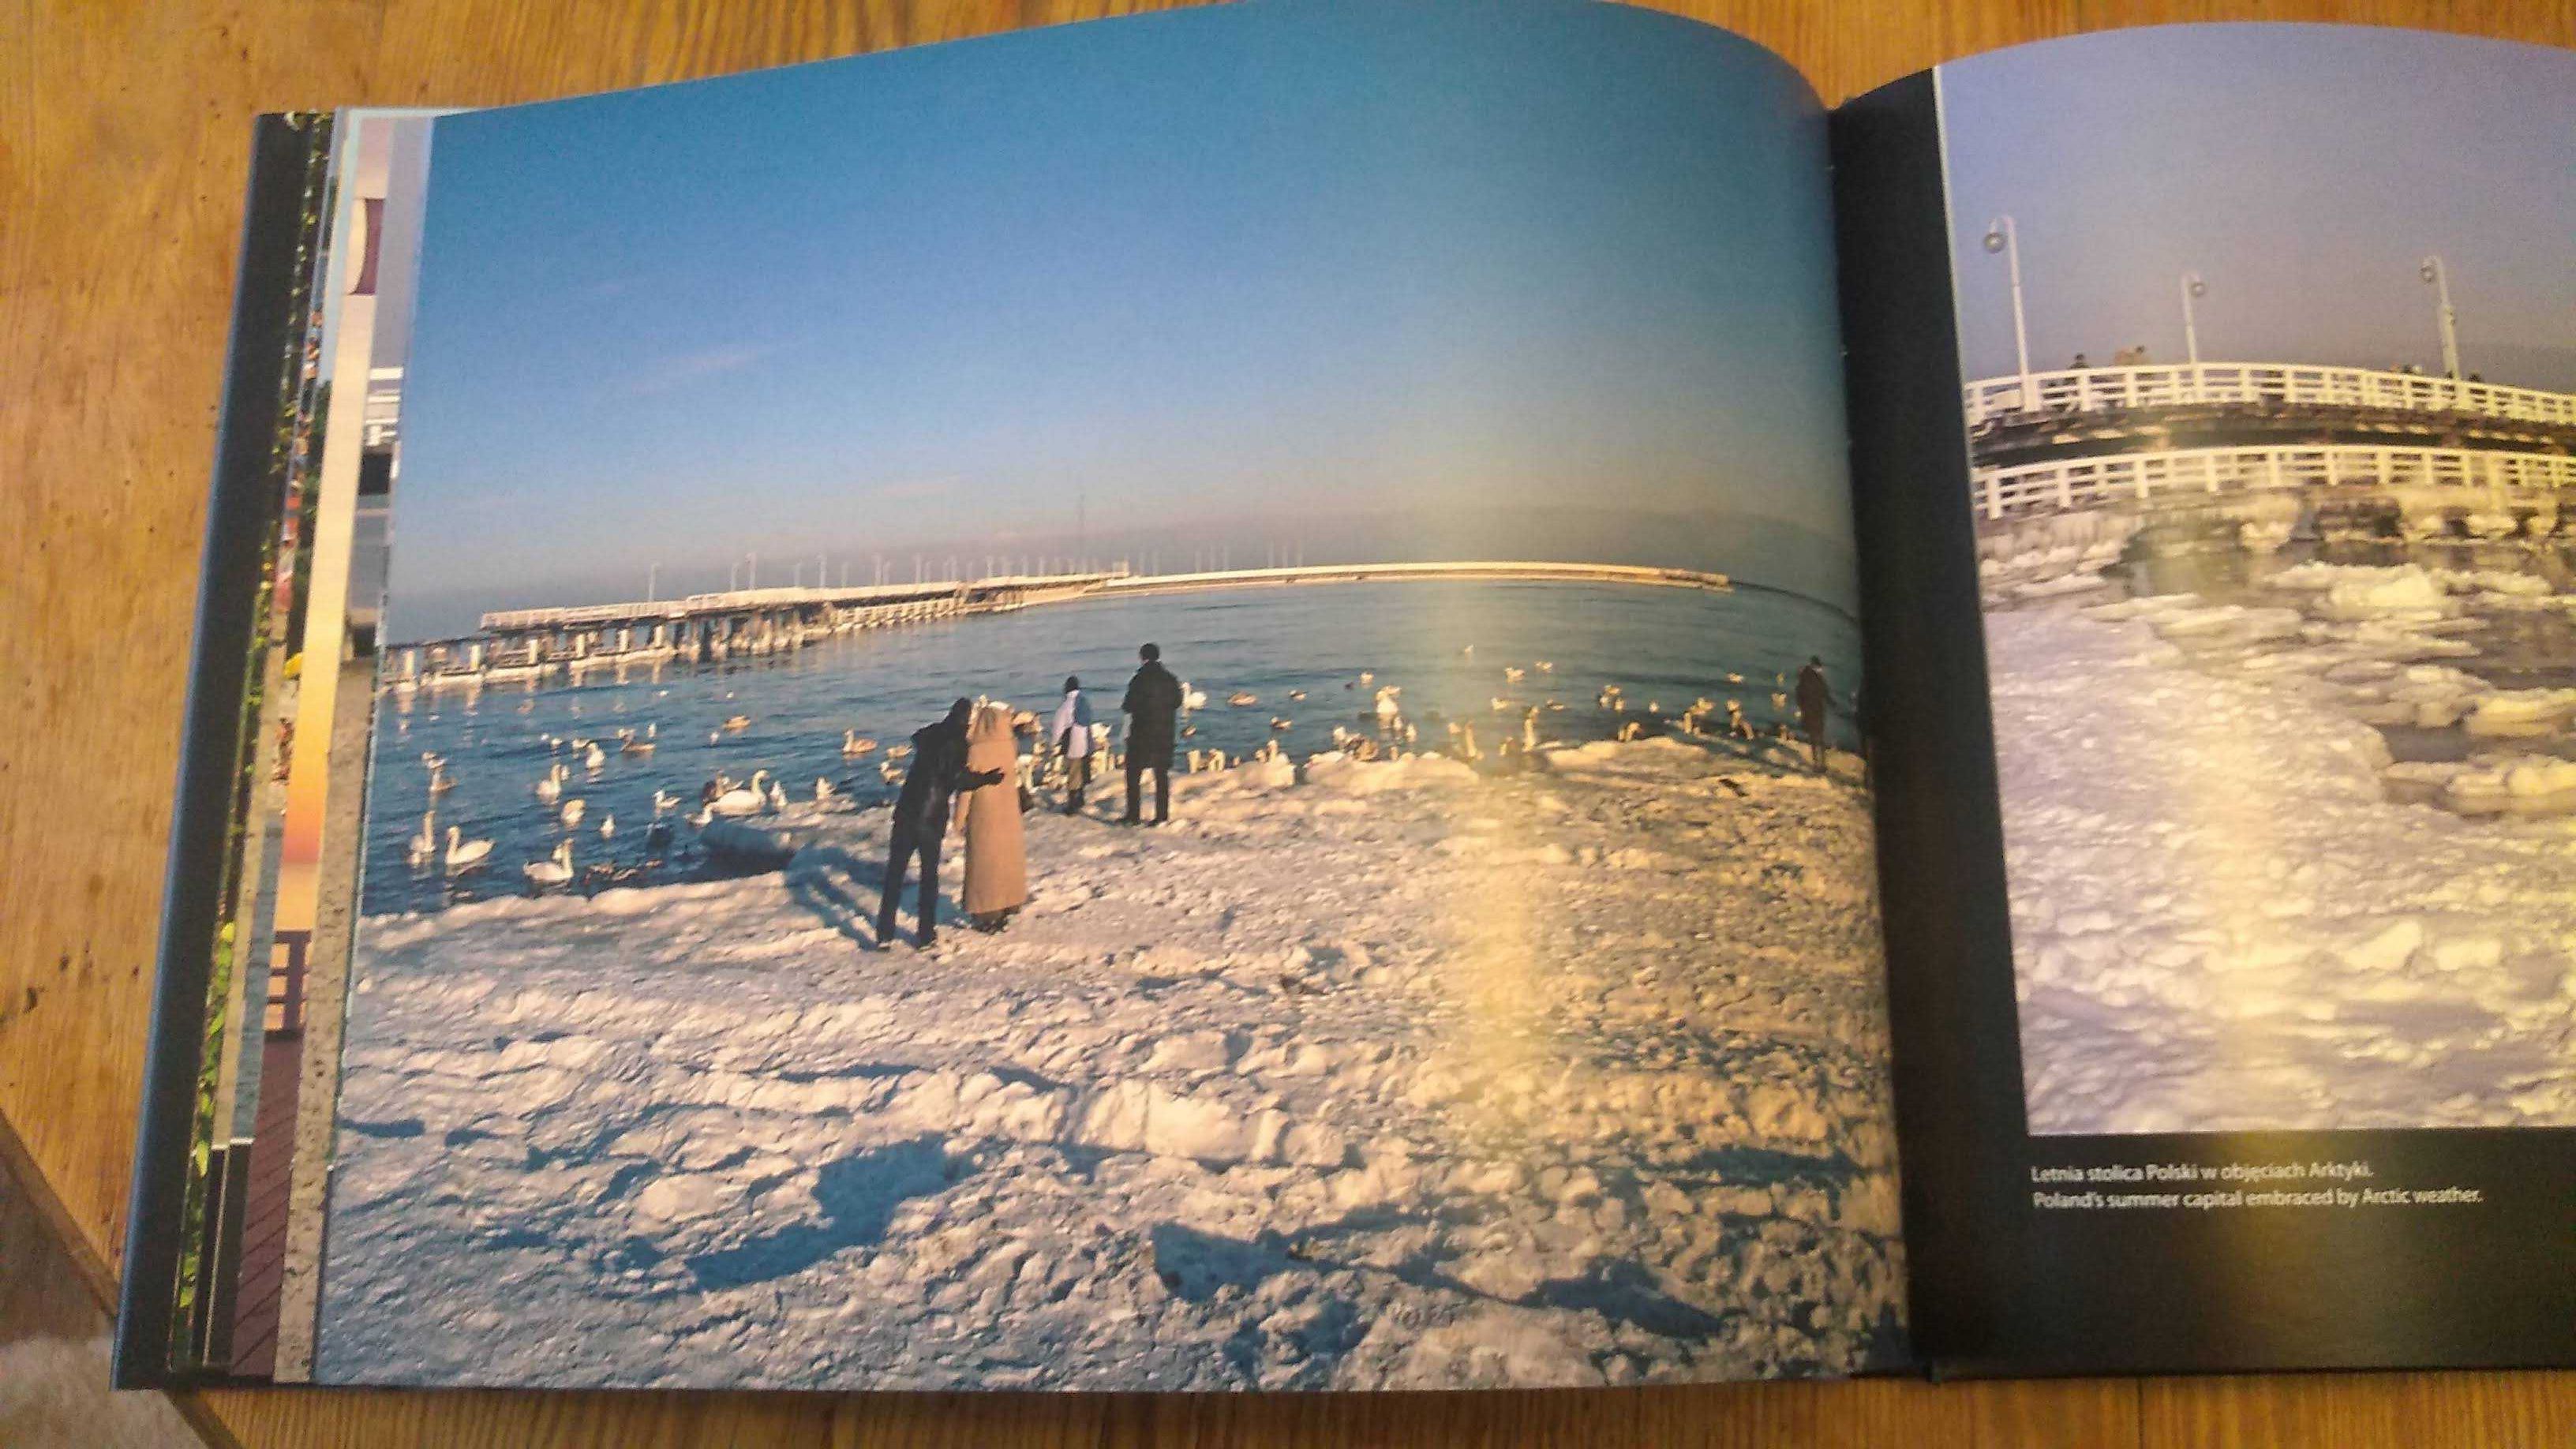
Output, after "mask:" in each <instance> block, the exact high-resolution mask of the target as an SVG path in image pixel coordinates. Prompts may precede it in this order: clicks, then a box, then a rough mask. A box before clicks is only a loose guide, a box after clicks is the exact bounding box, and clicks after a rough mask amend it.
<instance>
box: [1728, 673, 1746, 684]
mask: <svg viewBox="0 0 2576 1449" xmlns="http://www.w3.org/2000/svg"><path fill="white" fill-rule="evenodd" d="M1726 682H1727V683H1729V684H1742V683H1743V682H1744V676H1743V675H1741V674H1730V675H1728V676H1726Z"/></svg>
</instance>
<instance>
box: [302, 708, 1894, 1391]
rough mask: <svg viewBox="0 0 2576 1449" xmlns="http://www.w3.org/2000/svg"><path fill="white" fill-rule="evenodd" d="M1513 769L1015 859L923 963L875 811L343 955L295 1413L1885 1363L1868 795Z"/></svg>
mask: <svg viewBox="0 0 2576 1449" xmlns="http://www.w3.org/2000/svg"><path fill="white" fill-rule="evenodd" d="M1537 758H1538V762H1539V766H1540V768H1538V769H1534V770H1532V771H1531V772H1529V773H1526V774H1516V775H1506V776H1488V777H1481V778H1480V777H1478V776H1476V775H1475V774H1474V773H1473V772H1471V771H1470V770H1469V769H1468V768H1467V767H1465V766H1463V765H1460V764H1457V763H1455V762H1453V761H1449V760H1445V759H1440V758H1435V757H1412V758H1408V759H1404V760H1401V761H1395V762H1386V763H1367V764H1362V763H1356V762H1350V761H1345V760H1342V759H1340V758H1338V757H1331V756H1327V757H1321V758H1319V759H1318V760H1316V761H1315V762H1313V763H1312V764H1310V765H1308V766H1306V767H1303V768H1302V770H1301V769H1300V768H1298V767H1292V766H1290V765H1288V764H1287V763H1286V762H1285V761H1278V762H1255V763H1253V764H1248V765H1244V766H1239V767H1237V768H1235V769H1232V770H1228V771H1225V772H1222V773H1218V774H1210V775H1199V776H1184V777H1181V778H1178V779H1176V780H1175V781H1174V786H1175V801H1174V813H1175V816H1176V820H1175V823H1174V824H1173V825H1171V826H1169V827H1165V828H1161V829H1143V830H1122V829H1118V828H1115V827H1112V826H1109V825H1107V824H1106V823H1105V822H1104V821H1103V820H1101V819H1099V818H1085V819H1074V820H1068V819H1065V818H1062V817H1058V816H1054V815H1048V814H1033V815H1031V816H1030V818H1029V860H1030V868H1031V879H1032V885H1033V888H1034V891H1035V900H1034V902H1033V904H1032V905H1031V906H1030V908H1029V910H1028V911H1027V913H1026V914H1025V915H1024V916H1023V917H1022V918H1020V919H1019V920H1018V921H1016V922H1014V923H1013V925H1012V926H1011V927H1010V929H1009V930H1008V931H1007V932H1006V933H1004V934H1002V935H999V936H993V937H985V936H978V935H975V934H973V933H971V932H967V931H963V930H953V931H951V932H949V933H947V934H946V935H945V936H944V937H943V939H942V941H941V943H940V945H939V946H938V947H937V948H936V949H935V950H933V951H930V952H927V953H923V952H916V951H914V950H913V949H911V948H910V947H909V946H906V945H897V946H894V947H892V948H891V949H878V948H876V947H875V945H874V942H873V934H874V933H873V927H872V925H871V923H870V921H869V917H870V916H871V915H872V914H873V910H874V906H875V900H876V897H875V883H876V881H877V879H878V876H877V870H878V865H879V859H880V856H879V852H880V850H881V847H882V843H883V829H884V824H883V822H884V813H883V812H882V811H881V810H856V809H851V808H848V807H847V806H846V805H845V804H842V805H838V806H832V805H827V806H821V807H815V806H799V807H796V808H795V810H794V811H792V812H791V813H790V814H789V815H787V816H785V817H782V819H783V820H784V823H785V824H786V825H787V826H788V827H789V828H791V829H793V830H794V831H795V832H796V833H797V834H798V835H799V836H800V838H801V839H802V840H804V841H805V843H806V848H805V849H804V850H803V851H802V852H801V853H800V854H799V855H798V857H797V858H796V861H795V862H794V863H793V864H792V865H791V866H790V867H789V868H788V869H787V870H786V871H784V872H780V873H772V874H768V875H760V876H752V877H748V878H744V879H740V880H733V881H718V882H697V883H689V884H677V885H665V886H658V887H651V888H644V889H627V890H610V891H605V892H602V893H601V894H599V895H598V896H596V897H595V898H590V899H584V898H582V897H580V896H550V897H546V898H542V899H535V900H527V899H503V900H491V901H484V902H479V903H473V904H467V905H461V906H456V907H453V908H450V909H448V910H445V911H443V912H439V913H437V914H435V915H430V916H407V915H406V916H378V917H371V918H368V919H367V920H366V921H365V922H364V923H363V924H362V927H361V935H360V944H359V958H358V959H359V965H358V968H357V971H358V980H357V986H356V993H355V995H354V998H353V1003H354V1004H353V1006H352V1014H351V1020H350V1025H349V1036H348V1040H349V1047H348V1051H347V1055H346V1058H345V1063H344V1080H343V1096H342V1105H341V1112H342V1126H341V1131H340V1135H339V1142H338V1148H337V1153H338V1162H337V1167H336V1176H335V1183H334V1187H333V1200H332V1205H331V1217H330V1242H329V1256H328V1264H327V1269H326V1271H325V1275H324V1302H323V1318H322V1327H321V1333H320V1354H319V1358H318V1361H317V1376H318V1377H320V1378H321V1379H323V1380H325V1381H346V1380H351V1379H361V1378H362V1379H365V1380H367V1381H370V1382H409V1383H431V1384H476V1383H482V1384H497V1383H515V1384H550V1383H614V1384H637V1385H642V1384H655V1385H687V1384H717V1383H724V1384H764V1385H779V1386H797V1387H814V1388H827V1387H828V1388H849V1387H887V1388H938V1387H962V1386H986V1387H1046V1388H1094V1389H1106V1388H1161V1389H1181V1388H1223V1387H1270V1388H1361V1387H1411V1388H1430V1387H1471V1386H1489V1385H1501V1384H1515V1385H1540V1384H1594V1383H1625V1382H1642V1381H1653V1380H1674V1379H1682V1378H1716V1377H1733V1376H1749V1375H1760V1374H1781V1373H1832V1372H1841V1371H1847V1370H1850V1369H1854V1368H1857V1367H1860V1366H1861V1365H1862V1363H1863V1362H1864V1360H1865V1358H1866V1356H1867V1355H1868V1354H1869V1353H1870V1352H1871V1350H1872V1348H1873V1347H1874V1346H1876V1345H1879V1344H1881V1343H1882V1342H1883V1336H1884V1335H1885V1334H1887V1333H1888V1332H1889V1331H1890V1330H1891V1328H1892V1325H1893V1324H1894V1323H1895V1321H1896V1319H1897V1317H1898V1316H1899V1315H1900V1313H1901V1303H1902V1297H1901V1292H1902V1289H1901V1267H1900V1247H1899V1244H1898V1241H1897V1236H1896V1235H1897V1206H1896V1190H1895V1157H1894V1140H1893V1134H1892V1129H1891V1125H1890V1119H1889V1114H1888V1102H1887V1082H1886V1077H1885V1070H1886V1067H1885V1063H1886V1034H1885V1026H1884V1022H1883V1020H1882V1011H1883V996H1882V990H1881V985H1880V974H1879V966H1878V954H1877V925H1876V912H1875V909H1874V904H1875V866H1874V863H1873V860H1872V856H1871V851H1870V835H1869V825H1868V810H1867V798H1866V796H1865V794H1863V793H1862V792H1860V791H1859V790H1857V789H1856V788H1854V787H1853V785H1852V784H1851V782H1850V779H1849V775H1850V773H1851V768H1852V763H1853V762H1852V761H1851V760H1850V759H1849V758H1848V757H1839V756H1838V757H1837V759H1836V765H1837V768H1838V771H1839V773H1840V776H1841V778H1837V779H1834V780H1823V779H1817V778H1814V777H1812V776H1807V775H1804V774H1801V773H1796V772H1791V771H1784V770H1781V769H1778V768H1776V767H1774V766H1771V765H1768V764H1765V763H1761V762H1758V761H1749V760H1746V759H1743V758H1740V757H1737V756H1735V755H1732V754H1729V753H1727V752H1725V751H1722V750H1718V749H1713V748H1711V747H1710V746H1708V745H1707V744H1705V743H1702V742H1697V741H1688V740H1680V739H1671V738H1654V739H1646V740H1641V741H1636V742H1632V743H1627V744H1616V743H1608V742H1603V743H1595V744H1589V745H1583V746H1578V747H1570V748H1552V749H1548V750H1544V751H1542V752H1541V753H1540V755H1539V756H1538V757H1537ZM1301 774H1302V776H1303V778H1302V779H1301V778H1300V776H1301ZM1115 794H1116V790H1115V786H1114V785H1113V786H1111V787H1110V788H1109V789H1107V790H1103V791H1095V794H1094V802H1093V809H1094V815H1095V817H1097V816H1102V815H1106V814H1108V813H1110V812H1111V811H1112V810H1113V809H1114V807H1115V801H1114V798H1108V799H1104V798H1103V797H1104V796H1107V797H1114V796H1115ZM955 862H956V856H955V853H954V852H953V851H952V853H951V855H950V862H949V869H950V870H951V871H952V872H953V871H954V870H955V868H956V865H955ZM907 914H908V913H907Z"/></svg>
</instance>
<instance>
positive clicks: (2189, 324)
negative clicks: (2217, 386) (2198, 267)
mask: <svg viewBox="0 0 2576 1449" xmlns="http://www.w3.org/2000/svg"><path fill="white" fill-rule="evenodd" d="M2208 292H2209V287H2208V285H2207V284H2206V283H2204V282H2202V281H2201V279H2200V273H2198V272H2185V273H2183V274H2182V350H2183V355H2185V356H2186V357H2189V358H2190V359H2191V400H2192V401H2193V402H2200V401H2202V400H2203V399H2204V397H2205V395H2206V394H2207V392H2208V384H2207V383H2206V382H2204V381H2203V380H2202V378H2201V374H2200V324H2199V322H2198V320H2197V319H2195V318H2194V317H2193V316H2192V313H2191V300H2192V298H2194V297H2200V296H2205V295H2207V294H2208Z"/></svg>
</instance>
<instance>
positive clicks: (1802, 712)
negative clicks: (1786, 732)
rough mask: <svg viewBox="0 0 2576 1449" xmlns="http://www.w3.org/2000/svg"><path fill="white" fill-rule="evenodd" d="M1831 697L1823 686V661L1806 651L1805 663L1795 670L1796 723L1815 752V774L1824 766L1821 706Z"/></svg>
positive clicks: (1820, 772)
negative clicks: (1796, 684)
mask: <svg viewBox="0 0 2576 1449" xmlns="http://www.w3.org/2000/svg"><path fill="white" fill-rule="evenodd" d="M1832 699H1833V693H1832V691H1831V690H1829V689H1827V688H1826V687H1825V661H1823V660H1822V659H1819V658H1817V657H1816V656H1815V655H1813V654H1810V655H1808V656H1807V664H1806V667H1805V668H1803V669H1801V670H1799V671H1798V724H1799V725H1800V727H1801V728H1802V729H1803V730H1804V731H1805V733H1806V736H1807V747H1808V749H1809V750H1811V751H1812V752H1813V753H1814V755H1815V759H1816V772H1817V773H1818V774H1822V773H1824V769H1825V707H1826V706H1827V705H1828V704H1829V703H1831V702H1832Z"/></svg>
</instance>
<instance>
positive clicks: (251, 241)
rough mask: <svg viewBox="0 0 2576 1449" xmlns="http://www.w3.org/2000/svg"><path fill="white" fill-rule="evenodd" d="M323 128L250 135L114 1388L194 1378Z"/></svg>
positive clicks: (282, 128) (280, 121)
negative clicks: (196, 1263) (195, 1198)
mask: <svg viewBox="0 0 2576 1449" xmlns="http://www.w3.org/2000/svg"><path fill="white" fill-rule="evenodd" d="M322 120H323V118H321V117H316V116H263V117H261V118H260V119H259V120H258V121H257V122H256V123H255V126H254V129H253V133H252V140H251V168H250V187H249V194H248V199H247V202H246V205H245V207H244V212H243V221H242V240H241V252H240V255H241V265H240V270H239V273H238V275H237V280H236V282H235V286H234V293H233V313H232V326H231V332H230V337H229V340H228V342H227V344H226V358H227V360H226V364H225V373H224V392H223V407H222V412H221V414H220V420H219V422H218V425H217V434H216V447H215V471H214V480H213V488H212V492H211V496H210V497H209V499H208V502H207V508H206V540H205V548H204V552H203V573H202V575H201V576H200V580H199V583H198V591H197V616H196V628H195V639H194V642H193V644H192V646H191V649H190V654H189V668H188V689H187V714H186V717H185V722H184V724H183V727H182V732H181V735H180V741H179V772H178V780H177V784H176V788H175V792H174V797H173V808H172V814H171V825H170V848H169V864H168V868H167V872H166V874H167V881H168V884H167V888H166V894H165V896H164V898H163V902H162V914H161V936H160V947H159V953H158V962H157V971H156V976H155V985H154V989H153V999H152V1018H151V1036H150V1040H149V1042H148V1044H147V1046H146V1049H145V1054H144V1078H143V1094H142V1114H141V1121H140V1123H139V1126H138V1130H137V1135H136V1143H135V1164H134V1181H133V1189H132V1197H131V1199H130V1202H129V1204H128V1212H127V1218H126V1237H125V1262H124V1275H123V1286H122V1289H121V1294H120V1300H119V1304H118V1310H117V1323H116V1354H115V1363H114V1373H113V1380H114V1384H115V1386H116V1387H118V1388H121V1389H124V1388H153V1387H160V1386H164V1385H168V1384H171V1383H174V1382H178V1381H180V1380H181V1379H183V1378H184V1377H187V1376H186V1375H184V1374H183V1373H181V1372H180V1370H179V1368H178V1366H177V1357H178V1356H177V1355H176V1353H175V1352H174V1345H175V1342H176V1340H175V1338H174V1335H175V1334H176V1332H177V1330H178V1328H179V1325H178V1324H177V1323H176V1322H175V1319H176V1316H177V1313H178V1300H179V1292H180V1287H181V1285H180V1282H179V1277H180V1273H181V1271H182V1263H183V1260H184V1258H185V1257H186V1253H185V1248H186V1243H185V1239H186V1238H187V1236H188V1231H189V1224H188V1215H189V1213H188V1181H189V1173H190V1161H191V1153H192V1151H193V1148H194V1138H195V1133H196V1118H197V1110H196V1109H197V1084H198V1076H199V1069H200V1067H201V1066H202V1065H203V1058H204V1047H205V1031H206V1026H207V1019H206V1018H207V989H208V986H209V984H210V977H211V972H212V969H213V963H214V961H215V957H216V952H217V949H218V934H219V932H220V931H221V929H222V917H223V911H224V896H225V890H226V886H225V876H226V874H227V872H226V870H225V868H224V861H225V852H226V845H227V842H228V840H229V838H230V835H231V832H232V829H233V826H234V817H235V815H236V813H237V806H238V803H239V802H238V798H237V797H238V785H239V782H240V776H241V770H242V748H243V743H244V730H245V727H246V726H245V721H244V716H243V708H244V704H245V699H246V692H247V684H248V678H247V672H246V667H247V664H248V661H249V659H250V655H251V650H252V646H253V640H254V636H255V630H256V626H257V615H258V612H259V599H260V594H261V590H260V572H261V568H262V565H263V561H264V560H265V559H266V558H267V556H268V545H269V541H270V539H271V538H272V536H273V535H274V533H275V521H276V519H275V515H276V512H277V507H278V497H279V495H278V489H277V486H276V484H277V479H278V467H277V463H278V459H277V456H276V448H277V445H278V439H279V437H280V435H281V425H282V422H283V419H284V417H285V415H286V408H287V406H288V400H289V398H290V397H291V396H292V383H293V379H294V376H295V372H296V368H297V350H298V346H299V343H300V340H301V338H302V336H303V332H304V317H303V315H302V311H303V308H302V304H301V301H300V298H301V294H302V291H303V286H304V280H305V275H304V274H305V271H306V268H307V267H308V266H309V264H310V259H311V256H312V248H311V243H312V240H313V239H312V238H311V237H309V236H308V235H307V231H308V209H307V206H306V200H307V197H308V195H309V193H310V191H311V188H312V186H313V185H314V182H315V178H316V177H317V176H318V175H319V169H318V168H319V167H320V166H321V164H322V162H323V159H324V156H323V152H324V150H325V148H326V140H325V138H326V136H327V131H328V128H327V126H325V125H323V124H322Z"/></svg>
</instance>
